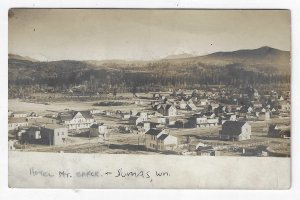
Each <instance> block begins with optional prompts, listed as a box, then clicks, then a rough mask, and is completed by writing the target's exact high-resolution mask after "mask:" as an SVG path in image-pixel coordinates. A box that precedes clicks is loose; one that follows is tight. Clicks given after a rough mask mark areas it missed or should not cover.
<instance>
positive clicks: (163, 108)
mask: <svg viewBox="0 0 300 200" xmlns="http://www.w3.org/2000/svg"><path fill="white" fill-rule="evenodd" d="M157 111H158V112H159V113H160V114H162V115H163V116H175V115H176V112H177V110H176V108H175V106H174V105H172V104H160V105H159V106H158V107H157Z"/></svg>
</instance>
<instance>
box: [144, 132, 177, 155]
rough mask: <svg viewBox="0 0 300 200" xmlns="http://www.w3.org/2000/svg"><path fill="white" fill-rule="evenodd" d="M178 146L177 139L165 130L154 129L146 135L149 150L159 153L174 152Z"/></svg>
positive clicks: (146, 144)
mask: <svg viewBox="0 0 300 200" xmlns="http://www.w3.org/2000/svg"><path fill="white" fill-rule="evenodd" d="M177 145H178V139H177V137H175V136H172V135H169V134H167V133H166V132H165V130H161V129H154V128H153V129H150V130H148V131H147V132H146V133H145V146H146V148H148V149H152V150H158V151H166V150H174V149H175V148H176V147H177Z"/></svg>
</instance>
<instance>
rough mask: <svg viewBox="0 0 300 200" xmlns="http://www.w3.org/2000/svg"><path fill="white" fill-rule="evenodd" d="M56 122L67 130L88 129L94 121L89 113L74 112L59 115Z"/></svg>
mask: <svg viewBox="0 0 300 200" xmlns="http://www.w3.org/2000/svg"><path fill="white" fill-rule="evenodd" d="M58 120H59V122H60V123H62V124H63V125H64V126H66V127H68V129H69V130H80V129H88V128H90V126H91V125H92V124H94V123H96V120H95V119H94V118H93V116H92V115H91V114H90V112H89V111H75V112H69V113H60V114H59V116H58Z"/></svg>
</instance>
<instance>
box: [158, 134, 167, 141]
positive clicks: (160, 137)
mask: <svg viewBox="0 0 300 200" xmlns="http://www.w3.org/2000/svg"><path fill="white" fill-rule="evenodd" d="M168 136H169V135H168V134H161V135H160V136H159V137H158V138H157V139H158V140H165V139H166V138H167V137H168Z"/></svg>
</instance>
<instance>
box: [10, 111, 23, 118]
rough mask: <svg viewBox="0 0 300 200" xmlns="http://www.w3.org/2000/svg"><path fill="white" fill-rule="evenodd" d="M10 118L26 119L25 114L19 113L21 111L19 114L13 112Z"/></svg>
mask: <svg viewBox="0 0 300 200" xmlns="http://www.w3.org/2000/svg"><path fill="white" fill-rule="evenodd" d="M11 116H12V117H14V118H22V117H27V113H25V112H21V111H20V112H13V113H12V115H11Z"/></svg>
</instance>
